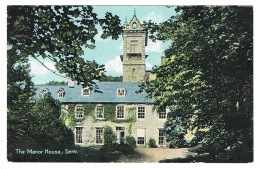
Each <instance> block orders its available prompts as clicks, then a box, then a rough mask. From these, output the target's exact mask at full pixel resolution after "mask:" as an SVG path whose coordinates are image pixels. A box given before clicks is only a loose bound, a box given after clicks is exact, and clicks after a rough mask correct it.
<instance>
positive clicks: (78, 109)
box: [75, 105, 84, 118]
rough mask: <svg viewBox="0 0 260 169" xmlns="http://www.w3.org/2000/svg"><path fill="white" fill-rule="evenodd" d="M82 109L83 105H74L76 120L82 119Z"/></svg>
mask: <svg viewBox="0 0 260 169" xmlns="http://www.w3.org/2000/svg"><path fill="white" fill-rule="evenodd" d="M83 113H84V107H83V105H76V107H75V117H76V118H83Z"/></svg>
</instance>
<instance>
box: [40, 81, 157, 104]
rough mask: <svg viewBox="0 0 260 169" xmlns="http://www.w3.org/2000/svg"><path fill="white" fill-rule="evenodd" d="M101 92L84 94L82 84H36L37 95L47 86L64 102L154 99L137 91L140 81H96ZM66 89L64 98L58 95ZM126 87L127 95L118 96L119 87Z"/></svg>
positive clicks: (144, 101)
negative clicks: (60, 90) (61, 90)
mask: <svg viewBox="0 0 260 169" xmlns="http://www.w3.org/2000/svg"><path fill="white" fill-rule="evenodd" d="M96 84H97V86H98V88H99V89H98V90H99V91H101V92H102V93H99V92H94V91H93V90H91V93H90V96H82V86H78V85H75V87H69V86H50V85H36V86H35V87H36V89H37V90H36V97H37V98H39V97H40V96H41V91H42V90H43V89H44V88H46V89H48V90H49V92H50V93H51V96H52V97H53V98H54V99H57V100H59V101H60V102H62V103H80V102H85V103H147V104H151V103H153V101H152V99H149V98H148V97H147V93H145V92H142V93H136V91H139V85H141V83H140V82H96ZM61 88H62V89H63V90H64V91H65V95H64V97H63V98H59V97H58V93H57V92H58V91H59V89H61ZM118 88H125V89H126V95H125V97H122V96H117V89H118Z"/></svg>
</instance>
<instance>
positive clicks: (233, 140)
mask: <svg viewBox="0 0 260 169" xmlns="http://www.w3.org/2000/svg"><path fill="white" fill-rule="evenodd" d="M252 9H253V8H252V7H242V6H228V7H226V6H222V7H220V6H186V7H177V8H175V11H176V12H177V15H176V16H172V17H171V18H170V19H169V20H168V21H165V22H163V23H162V24H160V25H155V24H153V23H152V22H149V23H147V28H148V29H150V32H151V33H153V32H156V33H157V34H156V35H153V38H154V40H164V41H167V40H170V41H171V42H172V43H171V46H170V47H169V48H168V49H167V50H166V51H165V55H166V57H167V61H166V63H165V64H163V65H161V66H160V67H155V68H154V69H153V73H155V74H156V75H157V78H156V79H155V80H154V81H150V82H146V83H145V84H144V85H143V86H142V87H141V89H144V90H145V91H146V92H147V93H148V94H149V97H151V98H153V99H154V100H155V103H156V104H157V105H159V107H165V106H168V107H169V108H170V109H171V110H172V111H171V112H172V114H170V117H169V118H168V120H167V121H171V120H173V119H174V118H176V117H181V118H182V121H183V125H184V126H185V128H186V129H188V127H191V129H197V131H199V130H200V129H208V130H207V131H205V137H204V139H203V140H204V144H203V146H204V147H205V149H206V150H208V153H209V154H210V156H212V158H213V159H214V156H215V157H216V156H219V155H220V154H223V153H227V150H228V149H229V150H230V151H233V149H237V148H238V147H240V148H241V153H242V152H245V153H247V154H248V152H251V153H253V90H252V88H253V80H252V79H253V10H252ZM169 127H170V126H169ZM175 127H176V126H175V125H174V124H173V125H172V129H173V130H174V128H175ZM166 134H167V133H166ZM166 137H169V136H167V135H166ZM233 155H234V154H233ZM227 160H228V158H227ZM236 160H237V162H239V160H240V158H238V159H236ZM241 160H242V159H241ZM248 160H249V161H252V160H253V159H248Z"/></svg>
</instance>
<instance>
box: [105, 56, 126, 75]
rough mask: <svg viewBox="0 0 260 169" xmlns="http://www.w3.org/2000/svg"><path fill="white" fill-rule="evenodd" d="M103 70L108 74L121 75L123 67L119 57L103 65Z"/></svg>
mask: <svg viewBox="0 0 260 169" xmlns="http://www.w3.org/2000/svg"><path fill="white" fill-rule="evenodd" d="M105 70H106V71H107V73H108V74H117V75H119V74H120V75H122V73H123V65H122V61H121V59H120V56H116V57H115V58H114V59H113V60H111V61H109V62H107V63H106V64H105Z"/></svg>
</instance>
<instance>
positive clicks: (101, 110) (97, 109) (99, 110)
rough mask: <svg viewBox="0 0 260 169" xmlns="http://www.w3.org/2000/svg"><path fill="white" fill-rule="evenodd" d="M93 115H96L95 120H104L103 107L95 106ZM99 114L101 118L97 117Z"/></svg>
mask: <svg viewBox="0 0 260 169" xmlns="http://www.w3.org/2000/svg"><path fill="white" fill-rule="evenodd" d="M101 107H102V109H101ZM95 113H96V118H97V119H104V118H105V115H104V106H103V105H101V104H98V105H96V108H95ZM100 114H101V115H102V117H99V115H100Z"/></svg>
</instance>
